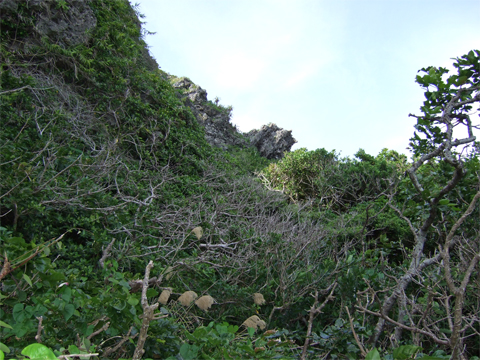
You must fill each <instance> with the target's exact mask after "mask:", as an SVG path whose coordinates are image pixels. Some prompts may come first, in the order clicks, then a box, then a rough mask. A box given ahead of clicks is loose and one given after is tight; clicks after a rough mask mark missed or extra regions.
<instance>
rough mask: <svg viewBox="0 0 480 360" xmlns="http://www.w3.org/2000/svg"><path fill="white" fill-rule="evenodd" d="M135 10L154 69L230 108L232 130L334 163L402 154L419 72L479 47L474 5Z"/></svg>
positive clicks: (385, 2) (395, 1)
mask: <svg viewBox="0 0 480 360" xmlns="http://www.w3.org/2000/svg"><path fill="white" fill-rule="evenodd" d="M131 2H132V3H133V2H135V0H133V1H131ZM136 2H137V3H138V4H139V7H138V10H139V12H140V13H142V14H144V15H145V18H144V19H143V21H145V22H146V23H145V24H144V28H145V29H146V30H148V31H150V32H155V34H154V35H147V36H146V37H145V40H146V42H147V44H148V45H149V47H150V53H151V54H152V56H153V57H154V58H155V59H156V60H157V62H158V64H159V65H160V67H161V69H162V70H163V71H166V72H167V73H169V74H172V75H175V76H186V77H188V78H190V79H191V80H192V81H193V82H194V83H195V84H197V85H199V86H201V87H202V88H203V89H205V90H206V91H207V92H208V98H209V100H214V99H215V98H216V97H218V98H219V99H220V104H222V105H225V106H229V105H231V106H233V116H232V123H233V124H235V125H237V127H238V128H239V129H240V130H241V131H244V132H246V131H249V130H251V129H258V128H260V127H261V126H262V125H265V124H268V123H271V122H272V123H275V124H277V125H278V126H279V127H281V128H284V129H287V130H292V134H293V136H294V138H295V139H296V140H297V144H295V145H294V147H293V149H298V148H307V149H308V150H315V149H318V148H325V149H326V150H328V151H332V150H336V151H337V153H340V154H341V155H342V156H350V157H352V156H353V155H354V154H355V153H356V152H357V151H358V150H359V149H360V148H362V149H364V150H365V151H366V152H367V153H369V154H371V155H377V154H378V153H379V152H380V151H381V150H382V149H383V148H388V149H392V150H396V151H398V152H400V153H404V154H409V153H408V150H406V148H407V146H408V142H409V138H410V137H411V136H412V135H413V131H414V128H413V125H414V124H415V120H414V119H413V118H412V117H409V116H408V115H409V114H410V113H413V114H419V113H420V112H419V108H420V106H421V105H422V103H423V100H424V96H423V90H422V88H420V87H419V85H418V84H416V83H415V76H416V75H417V71H418V70H419V69H421V68H423V67H427V66H437V67H438V66H443V67H448V68H450V69H453V67H452V66H451V64H452V62H453V60H452V58H455V57H459V56H461V55H464V54H466V53H468V52H469V51H470V50H472V49H480V1H479V0H334V1H333V0H328V1H324V0H136Z"/></svg>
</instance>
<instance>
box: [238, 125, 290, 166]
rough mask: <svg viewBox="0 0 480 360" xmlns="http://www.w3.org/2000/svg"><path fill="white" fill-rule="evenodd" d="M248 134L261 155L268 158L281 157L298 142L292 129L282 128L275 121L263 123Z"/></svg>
mask: <svg viewBox="0 0 480 360" xmlns="http://www.w3.org/2000/svg"><path fill="white" fill-rule="evenodd" d="M246 135H247V137H248V138H249V140H250V143H251V144H252V145H253V146H255V147H256V148H257V149H258V151H259V152H260V155H262V156H263V157H266V158H267V159H281V158H282V157H283V155H284V153H285V152H286V151H290V149H291V148H292V146H293V144H295V143H296V142H297V140H295V139H294V138H293V136H292V131H291V130H284V129H281V128H279V127H278V126H277V125H275V124H273V123H270V124H268V125H263V126H262V127H261V128H260V130H252V131H250V132H248V133H247V134H246Z"/></svg>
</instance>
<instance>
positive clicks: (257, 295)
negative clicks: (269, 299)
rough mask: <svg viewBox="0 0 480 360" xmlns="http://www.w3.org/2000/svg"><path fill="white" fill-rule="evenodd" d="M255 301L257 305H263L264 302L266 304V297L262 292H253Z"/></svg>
mask: <svg viewBox="0 0 480 360" xmlns="http://www.w3.org/2000/svg"><path fill="white" fill-rule="evenodd" d="M253 302H254V303H255V304H256V305H263V304H265V298H264V297H263V295H262V294H260V293H255V294H253Z"/></svg>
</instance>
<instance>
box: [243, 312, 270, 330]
mask: <svg viewBox="0 0 480 360" xmlns="http://www.w3.org/2000/svg"><path fill="white" fill-rule="evenodd" d="M242 325H243V326H245V327H247V328H249V327H251V328H253V329H255V330H258V329H260V330H263V329H265V327H266V326H267V324H266V323H265V321H263V320H262V319H260V318H259V317H258V316H257V315H253V316H250V317H249V318H248V319H247V320H245V321H244V322H243V324H242Z"/></svg>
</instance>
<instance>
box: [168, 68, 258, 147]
mask: <svg viewBox="0 0 480 360" xmlns="http://www.w3.org/2000/svg"><path fill="white" fill-rule="evenodd" d="M170 82H171V84H172V85H173V87H174V88H175V89H177V90H178V92H179V94H180V97H181V98H182V99H183V101H184V103H185V105H186V106H188V107H189V108H190V109H191V110H192V112H193V114H194V115H195V117H196V119H197V121H198V122H199V123H200V124H201V125H203V127H204V128H205V138H206V139H207V141H208V142H209V143H210V144H211V145H213V146H217V147H220V148H222V149H227V148H228V147H229V146H241V147H246V146H248V145H249V144H248V141H247V140H246V139H245V137H244V136H243V134H242V133H241V132H240V131H238V130H237V128H236V127H235V126H233V125H232V123H231V122H230V118H231V111H232V109H231V108H225V107H221V106H218V105H216V104H214V103H212V102H211V101H208V97H207V91H206V90H204V89H202V88H201V87H200V86H198V85H196V84H194V83H193V82H192V81H191V80H190V79H189V78H186V77H181V78H177V77H174V76H170Z"/></svg>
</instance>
